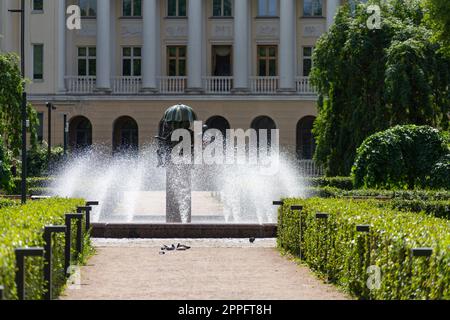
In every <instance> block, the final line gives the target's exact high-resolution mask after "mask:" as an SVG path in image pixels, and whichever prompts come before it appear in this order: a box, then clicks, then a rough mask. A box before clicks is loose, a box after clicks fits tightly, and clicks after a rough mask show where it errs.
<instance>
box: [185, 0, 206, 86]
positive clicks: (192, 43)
mask: <svg viewBox="0 0 450 320" xmlns="http://www.w3.org/2000/svg"><path fill="white" fill-rule="evenodd" d="M202 1H203V0H189V1H188V6H189V9H188V26H189V35H188V36H189V41H188V55H187V59H188V68H187V73H188V83H187V85H188V91H190V92H192V93H196V92H200V91H202V90H203V86H202V61H203V59H202V39H203V32H202V29H203V28H202V24H203V19H202Z"/></svg>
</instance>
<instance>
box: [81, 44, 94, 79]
mask: <svg viewBox="0 0 450 320" xmlns="http://www.w3.org/2000/svg"><path fill="white" fill-rule="evenodd" d="M80 48H84V49H86V55H85V56H80V55H79V54H78V50H79V49H80ZM92 48H95V56H91V55H89V49H92ZM80 60H85V61H86V74H85V75H80V74H79V72H78V71H79V61H80ZM89 60H95V66H96V67H97V47H96V46H79V47H77V75H78V76H79V77H96V76H97V69H96V70H95V75H90V72H89Z"/></svg>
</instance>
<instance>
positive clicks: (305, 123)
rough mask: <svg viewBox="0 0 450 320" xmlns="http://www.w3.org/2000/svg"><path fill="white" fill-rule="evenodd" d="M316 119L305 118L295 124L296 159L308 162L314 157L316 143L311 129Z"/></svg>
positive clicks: (311, 117)
mask: <svg viewBox="0 0 450 320" xmlns="http://www.w3.org/2000/svg"><path fill="white" fill-rule="evenodd" d="M315 120H316V117H313V116H306V117H303V118H301V119H300V120H299V122H298V123H297V157H298V159H305V160H309V159H312V158H313V156H314V152H315V150H316V142H315V140H314V136H313V134H312V129H313V125H314V121H315Z"/></svg>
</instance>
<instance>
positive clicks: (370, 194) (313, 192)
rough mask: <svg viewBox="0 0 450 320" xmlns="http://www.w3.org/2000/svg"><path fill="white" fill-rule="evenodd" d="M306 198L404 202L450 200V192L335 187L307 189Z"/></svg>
mask: <svg viewBox="0 0 450 320" xmlns="http://www.w3.org/2000/svg"><path fill="white" fill-rule="evenodd" d="M305 196H306V197H321V198H341V197H350V198H351V197H354V198H377V197H378V198H390V199H403V200H424V201H426V200H430V201H431V200H450V190H378V189H356V190H342V189H338V188H334V187H321V188H317V187H316V188H314V187H312V188H306V190H305Z"/></svg>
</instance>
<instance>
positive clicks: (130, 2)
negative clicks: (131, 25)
mask: <svg viewBox="0 0 450 320" xmlns="http://www.w3.org/2000/svg"><path fill="white" fill-rule="evenodd" d="M122 15H123V16H124V17H141V16H142V1H141V0H122Z"/></svg>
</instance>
